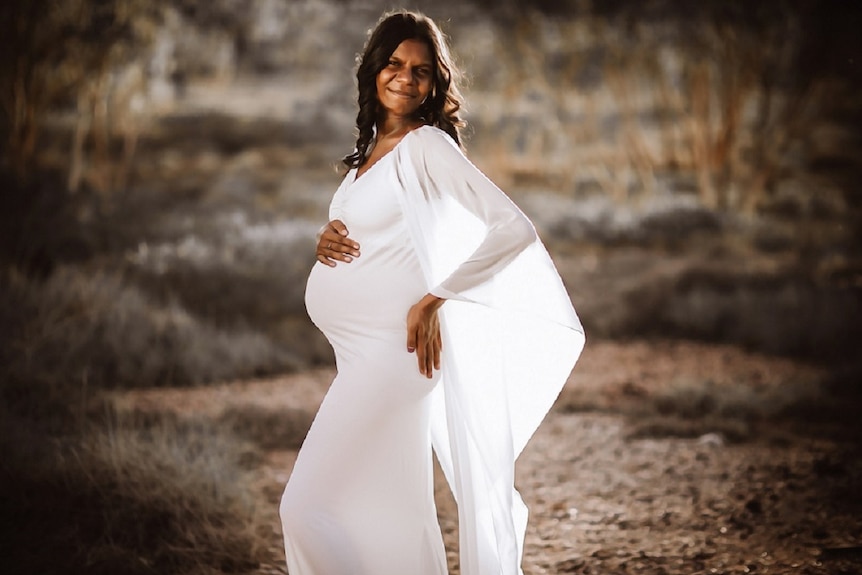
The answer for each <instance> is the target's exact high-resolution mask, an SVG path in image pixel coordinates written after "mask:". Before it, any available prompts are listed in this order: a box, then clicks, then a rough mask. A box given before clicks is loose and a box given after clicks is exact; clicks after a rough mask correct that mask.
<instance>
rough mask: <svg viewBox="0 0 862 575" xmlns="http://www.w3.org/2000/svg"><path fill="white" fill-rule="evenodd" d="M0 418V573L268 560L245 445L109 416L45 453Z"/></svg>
mask: <svg viewBox="0 0 862 575" xmlns="http://www.w3.org/2000/svg"><path fill="white" fill-rule="evenodd" d="M4 419H5V420H6V422H7V425H5V427H7V428H8V429H6V430H4V431H10V430H11V432H10V433H4V434H3V439H2V440H0V441H2V443H3V444H4V445H2V447H3V450H4V452H5V453H6V454H7V455H6V456H5V457H4V458H3V462H2V465H0V486H2V487H0V492H2V494H3V495H2V498H3V500H4V501H3V506H2V507H3V509H4V511H5V513H6V514H8V515H7V517H6V519H5V520H4V522H3V526H4V533H3V535H2V538H0V540H2V545H3V547H5V549H3V552H2V554H0V555H2V560H0V565H2V566H3V571H4V572H6V573H42V574H46V575H49V574H53V573H58V574H59V573H62V574H64V575H65V574H77V573H88V574H93V573H97V574H98V573H106V574H107V573H132V574H136V573H153V574H155V573H206V572H210V573H211V572H219V573H240V572H247V571H249V570H251V569H252V568H254V567H256V566H257V565H258V564H259V563H260V562H261V561H262V560H264V559H266V558H267V556H266V553H267V552H266V548H267V547H268V541H267V540H268V539H269V538H271V537H272V534H271V529H269V528H268V523H265V522H264V521H263V519H264V518H263V516H262V514H261V511H260V510H259V509H257V508H255V506H254V503H253V495H254V493H253V491H252V488H251V487H250V485H251V474H250V472H249V470H248V467H249V465H250V464H252V463H254V462H255V460H256V458H257V453H256V452H255V451H254V450H253V449H252V448H250V447H249V445H248V444H246V443H245V442H241V441H238V440H236V439H234V438H233V437H231V436H229V435H225V434H223V433H221V432H220V431H219V430H218V429H216V428H214V427H212V426H210V425H207V424H205V423H203V422H184V423H179V422H177V421H172V420H170V419H164V418H162V419H158V420H151V421H149V422H144V423H143V424H142V422H140V421H134V419H133V418H132V420H129V421H124V420H123V418H117V417H114V418H113V419H112V425H110V426H108V428H107V429H103V430H92V431H88V432H86V433H84V434H83V436H82V437H81V438H80V441H79V440H78V439H79V438H75V440H74V441H72V440H69V439H66V440H63V441H61V440H55V441H53V442H51V443H49V442H47V441H46V440H45V438H44V436H43V435H40V434H38V433H37V432H36V431H35V430H33V429H32V428H28V427H27V425H25V424H23V422H21V421H16V422H15V423H14V425H12V424H9V419H8V418H4ZM46 550H48V551H49V552H46Z"/></svg>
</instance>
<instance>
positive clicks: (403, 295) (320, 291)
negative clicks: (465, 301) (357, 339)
mask: <svg viewBox="0 0 862 575" xmlns="http://www.w3.org/2000/svg"><path fill="white" fill-rule="evenodd" d="M363 258H366V256H365V254H363V256H361V257H360V258H358V259H356V260H354V261H353V262H351V263H338V264H336V266H335V267H329V266H326V265H324V264H322V263H319V262H318V263H317V264H315V265H314V267H313V268H312V270H311V274H310V275H309V277H308V283H307V284H306V290H305V306H306V309H307V310H308V315H309V317H310V318H311V320H312V321H313V322H314V323H315V325H317V327H318V328H319V329H320V330H321V331H322V332H323V333H324V334H325V335H326V336H327V337H328V338H329V339H330V341H331V342H332V343H333V345H335V343H336V342H335V341H333V337H336V338H337V337H338V336H339V335H341V334H344V335H356V336H362V335H373V333H374V332H375V331H380V330H392V331H396V332H397V333H398V334H399V335H400V334H402V333H405V334H406V326H407V323H406V320H407V311H408V310H409V309H410V306H412V305H413V304H414V303H416V302H417V301H419V299H420V298H421V297H422V296H423V295H424V294H425V292H426V291H427V290H426V288H425V285H424V281H423V279H422V274H421V271H420V269H419V266H418V265H417V264H416V262H414V261H410V260H409V259H407V260H406V261H405V260H404V258H401V261H399V259H398V258H376V259H375V258H367V259H364V260H363Z"/></svg>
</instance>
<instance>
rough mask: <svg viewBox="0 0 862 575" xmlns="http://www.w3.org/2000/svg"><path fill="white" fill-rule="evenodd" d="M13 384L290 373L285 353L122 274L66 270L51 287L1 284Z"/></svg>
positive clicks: (158, 381) (154, 381) (184, 380)
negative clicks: (150, 293)
mask: <svg viewBox="0 0 862 575" xmlns="http://www.w3.org/2000/svg"><path fill="white" fill-rule="evenodd" d="M0 289H2V292H3V309H2V312H0V313H2V315H3V316H4V317H3V319H4V320H5V322H4V323H5V324H6V327H7V329H9V331H8V332H6V333H5V334H4V335H5V337H6V338H7V340H6V341H5V342H4V350H3V352H4V355H5V357H4V358H3V359H4V372H5V374H6V379H7V381H9V380H11V381H27V382H39V383H41V384H43V385H44V386H46V387H48V388H51V389H58V388H64V387H69V386H71V387H72V388H73V389H74V390H77V389H80V388H82V387H89V388H90V389H100V388H106V387H140V386H148V387H149V386H167V385H187V384H194V383H205V382H211V381H216V380H224V379H228V378H237V377H248V376H254V375H260V374H263V373H274V372H279V371H284V370H286V369H290V368H292V367H293V366H295V363H294V360H293V359H292V358H291V357H290V355H289V354H288V353H286V352H285V351H284V350H283V349H280V348H279V347H277V346H276V345H275V344H274V343H273V342H272V341H270V340H269V339H268V338H266V337H265V336H263V335H261V334H258V333H256V332H254V331H251V330H247V329H246V330H243V329H233V330H230V331H228V330H223V329H219V328H218V327H215V326H213V325H212V324H210V323H208V322H206V321H203V320H200V319H198V318H197V317H195V316H193V315H191V314H189V313H188V312H187V311H185V310H184V309H183V308H182V307H180V306H179V305H176V304H174V303H169V304H164V305H163V304H159V303H157V302H155V301H153V300H152V299H151V298H149V297H147V296H146V295H145V294H144V293H142V291H141V290H140V289H138V288H137V287H135V286H133V285H131V284H129V283H128V282H127V281H125V280H124V279H123V278H122V277H121V276H119V275H117V274H113V273H109V272H91V273H89V272H87V271H85V270H83V269H81V268H74V267H65V268H60V269H59V270H57V271H56V272H55V273H54V274H53V275H52V276H51V277H49V278H48V279H47V280H45V281H38V280H32V279H29V278H27V277H25V276H23V275H21V274H19V273H16V272H15V271H11V272H10V271H7V272H6V273H4V274H3V277H2V278H0Z"/></svg>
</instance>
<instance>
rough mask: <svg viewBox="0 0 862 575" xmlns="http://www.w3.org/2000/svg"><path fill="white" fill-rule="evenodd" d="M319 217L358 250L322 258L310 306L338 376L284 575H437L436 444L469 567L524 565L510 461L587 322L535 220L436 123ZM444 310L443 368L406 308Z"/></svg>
mask: <svg viewBox="0 0 862 575" xmlns="http://www.w3.org/2000/svg"><path fill="white" fill-rule="evenodd" d="M329 215H330V219H341V220H342V221H343V222H344V223H345V225H346V226H347V228H348V230H349V231H350V237H351V238H353V239H355V240H356V241H358V242H359V244H360V245H361V251H362V255H361V256H360V257H358V258H356V259H354V260H353V262H351V263H341V262H339V263H338V264H337V265H336V266H335V267H328V266H325V265H323V264H320V263H317V264H315V266H314V268H313V269H312V271H311V274H310V276H309V279H308V285H307V289H306V307H307V309H308V313H309V316H310V317H311V319H312V320H313V321H314V323H315V324H316V325H317V326H318V327H319V328H320V329H321V331H322V332H323V333H324V334H325V335H326V337H327V338H328V340H329V341H330V343H331V344H332V347H333V349H334V350H335V357H336V366H337V376H336V378H335V380H334V381H333V383H332V386H331V387H330V389H329V392H328V393H327V395H326V397H325V399H324V401H323V403H322V405H321V407H320V411H319V412H318V414H317V416H316V417H315V420H314V423H313V424H312V426H311V429H310V431H309V433H308V436H307V437H306V439H305V442H304V443H303V446H302V449H301V450H300V452H299V455H298V457H297V461H296V465H295V467H294V470H293V473H292V474H291V477H290V480H289V481H288V485H287V487H286V488H285V492H284V495H283V497H282V501H281V507H280V515H281V520H282V527H283V533H284V540H285V552H286V555H287V564H288V570H289V573H290V574H291V575H444V574H445V573H446V558H445V552H444V548H443V541H442V537H441V534H440V529H439V525H438V523H437V517H436V509H435V505H434V498H433V494H434V490H433V477H432V459H431V448H432V443H433V447H434V450H435V452H436V454H437V457H438V459H439V460H440V462H441V466H442V467H443V470H444V472H445V474H446V477H447V480H448V481H449V484H450V487H452V491H453V493H454V495H455V498H456V501H457V502H458V511H459V527H460V528H459V532H460V549H461V572H462V573H463V575H518V574H520V573H521V569H520V562H521V554H522V544H523V536H524V530H525V528H526V519H527V517H526V508H525V507H524V506H523V503H521V500H520V497H519V496H518V494H517V491H515V490H514V485H513V482H514V461H515V458H517V456H518V454H519V453H520V451H521V450H522V449H523V447H524V445H525V444H526V442H527V440H528V439H529V437H530V435H531V434H532V433H533V431H534V430H535V428H536V427H537V426H538V424H539V422H540V421H541V419H542V418H543V417H544V415H545V414H546V412H547V410H548V409H549V407H550V405H551V403H553V401H554V399H555V398H556V396H557V394H558V393H559V391H560V389H561V387H562V385H563V383H564V382H565V379H566V377H567V376H568V374H569V372H570V370H571V368H572V367H573V365H574V362H575V360H576V359H577V356H578V354H579V353H580V350H581V348H582V347H583V343H584V336H583V330H582V328H581V325H580V322H579V321H578V318H577V316H576V314H575V312H574V310H573V309H572V306H571V303H570V301H569V298H568V294H567V293H566V291H565V289H564V288H563V285H562V282H561V281H560V279H559V276H558V274H557V273H556V270H555V269H554V266H553V264H552V263H551V260H550V258H549V257H548V255H547V252H546V251H545V250H544V247H543V246H542V244H541V242H540V241H539V240H538V238H537V236H536V234H535V231H534V230H533V227H532V224H530V222H529V220H527V218H526V217H525V216H524V215H523V214H522V213H521V212H520V210H518V208H517V207H515V205H514V204H513V203H512V202H511V201H510V200H509V199H508V198H507V197H506V196H505V195H504V194H503V193H502V192H501V191H500V190H499V189H498V188H497V187H496V186H494V184H493V183H491V182H490V181H489V180H488V179H487V178H485V177H484V176H483V175H482V174H481V172H479V171H478V170H477V169H476V168H475V167H474V166H473V165H472V164H471V163H470V162H469V161H468V160H467V159H466V157H465V156H464V155H463V154H462V153H461V151H460V149H459V148H458V147H457V146H456V145H455V144H454V142H453V141H452V140H451V139H450V138H449V136H448V135H446V134H445V132H443V131H441V130H439V129H437V128H433V127H429V126H424V127H421V128H418V129H416V130H413V131H412V132H410V133H408V134H407V135H406V136H404V138H403V139H402V140H401V142H399V144H398V145H397V146H396V147H395V148H394V149H393V150H392V151H391V152H389V153H388V154H386V155H385V156H383V157H382V158H380V159H379V160H378V161H377V163H375V164H374V165H373V166H371V167H370V168H369V169H368V170H367V171H366V172H365V173H364V174H363V175H362V176H361V177H359V178H357V177H356V170H355V169H354V170H351V171H350V172H349V173H348V174H347V176H346V177H345V179H344V181H343V182H342V184H341V186H340V187H339V188H338V190H337V191H336V193H335V195H334V197H333V199H332V204H331V206H330V214H329ZM428 292H431V293H434V294H435V295H438V296H440V297H445V298H447V299H448V300H449V301H448V302H447V303H446V304H445V305H444V306H443V308H441V313H440V315H441V328H442V332H443V356H442V369H441V370H440V371H439V372H436V371H435V376H434V378H433V379H428V378H426V377H425V376H423V375H422V374H420V373H419V368H418V364H417V360H416V356H415V355H414V354H410V353H408V352H407V350H406V347H407V330H406V317H407V311H408V310H409V308H410V306H412V305H413V304H415V303H416V302H418V301H419V300H420V299H421V298H422V296H423V295H425V294H426V293H428Z"/></svg>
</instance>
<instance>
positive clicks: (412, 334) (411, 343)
mask: <svg viewBox="0 0 862 575" xmlns="http://www.w3.org/2000/svg"><path fill="white" fill-rule="evenodd" d="M414 351H416V330H415V329H408V330H407V353H413V352H414Z"/></svg>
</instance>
